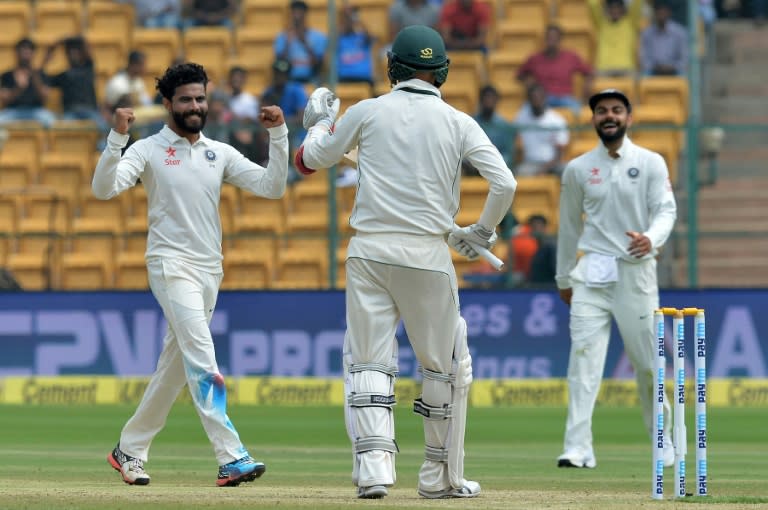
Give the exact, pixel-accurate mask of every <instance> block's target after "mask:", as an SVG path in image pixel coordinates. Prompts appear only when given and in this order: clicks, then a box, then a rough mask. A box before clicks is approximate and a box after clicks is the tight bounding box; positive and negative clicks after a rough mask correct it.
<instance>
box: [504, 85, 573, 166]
mask: <svg viewBox="0 0 768 510" xmlns="http://www.w3.org/2000/svg"><path fill="white" fill-rule="evenodd" d="M514 124H515V126H516V127H517V128H518V129H517V132H518V135H517V136H518V137H519V139H520V146H521V148H522V157H521V158H520V163H519V164H518V165H517V166H516V167H515V175H544V174H556V175H560V174H561V173H562V172H563V153H564V151H565V148H566V147H567V146H568V142H569V138H570V136H569V134H568V124H567V122H566V121H565V119H564V118H563V116H562V115H560V114H559V113H557V112H556V111H555V110H553V109H552V108H550V107H549V106H547V93H546V91H545V90H544V87H542V86H541V85H539V84H538V83H534V84H533V85H530V86H529V87H528V101H527V102H526V103H525V104H524V105H523V107H522V108H520V111H519V112H518V113H517V117H515V121H514Z"/></svg>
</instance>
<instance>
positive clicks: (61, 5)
mask: <svg viewBox="0 0 768 510" xmlns="http://www.w3.org/2000/svg"><path fill="white" fill-rule="evenodd" d="M32 5H33V7H32V16H33V19H34V26H35V33H36V34H37V36H39V35H40V34H45V35H46V36H47V37H49V38H50V40H58V39H61V38H63V37H69V36H71V35H73V34H79V33H80V32H81V31H82V29H83V11H82V5H81V4H80V3H79V2H34V3H33V4H32ZM35 41H36V42H38V44H40V43H39V41H38V38H37V37H35Z"/></svg>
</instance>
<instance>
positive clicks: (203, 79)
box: [156, 62, 208, 100]
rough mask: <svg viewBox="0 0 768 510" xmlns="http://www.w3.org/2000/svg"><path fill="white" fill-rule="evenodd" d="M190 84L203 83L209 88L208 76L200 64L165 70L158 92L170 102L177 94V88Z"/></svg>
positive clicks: (178, 65) (159, 81) (178, 66)
mask: <svg viewBox="0 0 768 510" xmlns="http://www.w3.org/2000/svg"><path fill="white" fill-rule="evenodd" d="M189 83H202V84H203V87H207V86H208V75H207V74H206V73H205V69H204V68H203V66H201V65H200V64H194V63H192V62H187V63H184V64H176V65H174V66H171V67H169V68H168V69H166V70H165V74H164V75H163V76H162V77H161V78H158V79H157V86H156V88H157V90H158V91H159V92H160V94H161V95H162V96H163V97H164V98H166V99H168V100H170V99H172V98H173V95H174V94H175V93H176V88H177V87H180V86H182V85H187V84H189Z"/></svg>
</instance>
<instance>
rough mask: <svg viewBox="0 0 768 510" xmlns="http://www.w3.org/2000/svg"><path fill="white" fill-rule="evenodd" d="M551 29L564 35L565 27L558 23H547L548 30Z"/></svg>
mask: <svg viewBox="0 0 768 510" xmlns="http://www.w3.org/2000/svg"><path fill="white" fill-rule="evenodd" d="M550 30H554V31H555V32H557V34H558V35H563V27H561V26H560V25H558V24H556V23H550V24H549V25H547V30H546V31H547V32H549V31H550Z"/></svg>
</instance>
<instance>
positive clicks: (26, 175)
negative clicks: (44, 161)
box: [0, 159, 37, 193]
mask: <svg viewBox="0 0 768 510" xmlns="http://www.w3.org/2000/svg"><path fill="white" fill-rule="evenodd" d="M0 167H2V170H0V193H3V191H4V190H8V191H14V190H15V191H20V190H23V189H24V188H26V187H27V186H30V185H31V184H33V183H34V180H35V178H36V177H37V176H36V175H35V174H34V170H33V167H32V165H31V164H29V162H27V161H24V160H21V159H17V160H11V161H3V160H0Z"/></svg>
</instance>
